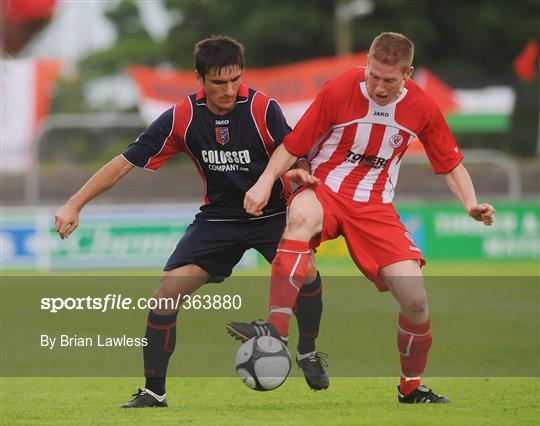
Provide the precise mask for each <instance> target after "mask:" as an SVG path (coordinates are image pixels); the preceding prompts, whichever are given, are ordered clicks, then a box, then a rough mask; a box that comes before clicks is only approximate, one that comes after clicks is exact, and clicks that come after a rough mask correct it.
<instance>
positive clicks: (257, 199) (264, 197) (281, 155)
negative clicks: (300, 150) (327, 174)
mask: <svg viewBox="0 0 540 426" xmlns="http://www.w3.org/2000/svg"><path fill="white" fill-rule="evenodd" d="M297 158H298V157H297V156H295V155H293V154H291V153H290V152H289V151H287V149H286V148H285V145H283V144H281V145H280V146H278V147H277V149H276V150H275V151H274V153H273V154H272V156H271V157H270V161H269V162H268V165H267V166H266V169H264V172H263V173H262V175H261V176H260V177H259V179H258V180H257V182H256V183H255V185H253V186H252V187H251V188H250V189H249V191H247V192H246V195H245V197H244V209H245V210H246V212H248V213H249V214H251V215H253V216H260V215H262V209H263V208H264V207H265V206H266V204H267V203H268V199H269V198H270V194H271V192H272V187H273V186H274V182H275V181H276V179H277V178H278V177H279V176H281V175H282V174H283V173H285V172H286V171H287V170H289V169H290V168H291V166H292V165H293V164H294V162H295V161H296V159H297Z"/></svg>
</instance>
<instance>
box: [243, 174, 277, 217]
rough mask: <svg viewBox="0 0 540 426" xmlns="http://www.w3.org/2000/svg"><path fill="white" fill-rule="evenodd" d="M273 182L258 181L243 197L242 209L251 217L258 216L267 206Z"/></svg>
mask: <svg viewBox="0 0 540 426" xmlns="http://www.w3.org/2000/svg"><path fill="white" fill-rule="evenodd" d="M272 186H273V182H269V183H266V182H265V181H264V180H261V179H259V180H258V181H257V183H256V184H255V185H253V186H252V187H251V188H250V189H249V191H247V192H246V195H245V196H244V209H245V210H246V212H247V213H248V214H250V215H253V216H260V215H262V213H263V209H264V207H265V206H266V205H267V204H268V200H269V198H270V194H271V193H272Z"/></svg>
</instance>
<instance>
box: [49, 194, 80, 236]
mask: <svg viewBox="0 0 540 426" xmlns="http://www.w3.org/2000/svg"><path fill="white" fill-rule="evenodd" d="M78 226H79V209H77V208H75V207H73V206H72V205H71V204H70V203H69V202H67V203H66V204H64V206H63V207H62V208H61V209H60V210H58V211H57V212H56V214H55V215H54V227H55V229H56V232H58V235H60V238H62V239H64V238H67V237H69V235H70V234H71V233H72V232H73V231H75V229H77V227H78Z"/></svg>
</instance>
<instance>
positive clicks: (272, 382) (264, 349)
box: [236, 336, 291, 391]
mask: <svg viewBox="0 0 540 426" xmlns="http://www.w3.org/2000/svg"><path fill="white" fill-rule="evenodd" d="M290 371H291V356H290V354H289V351H288V349H287V347H286V346H285V345H284V344H283V343H282V342H281V341H279V340H278V339H276V338H275V337H270V336H262V337H253V338H252V339H249V340H248V341H247V342H245V343H244V344H243V345H242V346H240V349H238V353H237V354H236V373H237V374H238V377H240V379H242V382H243V383H244V384H245V385H246V386H247V387H249V388H251V389H253V390H257V391H269V390H272V389H276V388H277V387H279V386H281V385H282V384H283V382H284V381H285V379H286V378H287V376H288V375H289V372H290Z"/></svg>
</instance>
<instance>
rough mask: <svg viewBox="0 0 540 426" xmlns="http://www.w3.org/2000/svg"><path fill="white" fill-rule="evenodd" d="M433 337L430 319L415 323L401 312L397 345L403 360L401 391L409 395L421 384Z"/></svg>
mask: <svg viewBox="0 0 540 426" xmlns="http://www.w3.org/2000/svg"><path fill="white" fill-rule="evenodd" d="M432 340H433V338H432V337H431V332H430V319H428V320H427V321H426V322H425V323H423V324H413V323H411V322H409V321H407V319H406V318H405V317H404V316H403V315H401V314H399V323H398V335H397V346H398V350H399V354H400V356H399V358H400V361H401V381H400V385H399V389H400V392H401V393H402V394H403V395H407V394H409V393H411V392H412V391H413V390H415V389H416V388H417V387H418V386H419V385H420V376H421V375H422V374H423V373H424V370H425V368H426V364H427V358H428V352H429V348H430V347H431V342H432Z"/></svg>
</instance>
